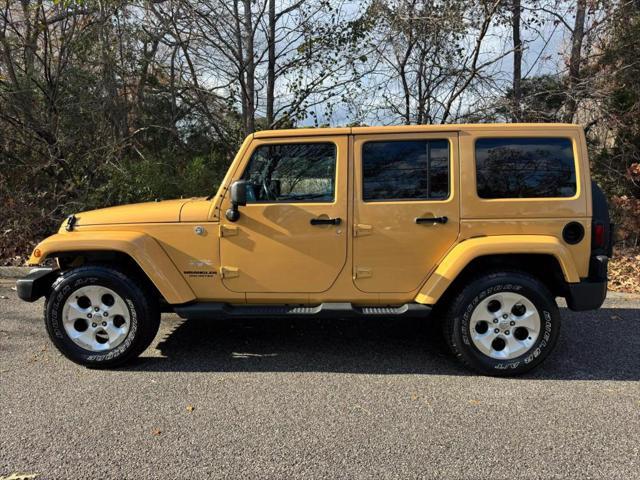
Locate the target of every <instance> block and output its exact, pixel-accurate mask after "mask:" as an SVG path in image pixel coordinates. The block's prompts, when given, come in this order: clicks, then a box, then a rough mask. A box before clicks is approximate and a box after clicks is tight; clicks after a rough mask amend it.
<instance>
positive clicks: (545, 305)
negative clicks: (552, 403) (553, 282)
mask: <svg viewBox="0 0 640 480" xmlns="http://www.w3.org/2000/svg"><path fill="white" fill-rule="evenodd" d="M559 332H560V313H559V311H558V307H557V306H556V303H555V300H554V297H553V296H552V295H551V292H550V291H549V290H548V289H547V287H546V286H544V285H543V284H542V283H541V282H540V281H539V280H537V279H536V278H535V277H532V276H531V275H528V274H526V273H523V272H515V271H514V272H496V273H491V274H487V275H483V276H481V277H478V278H476V279H474V280H473V281H471V282H470V283H469V284H468V285H467V286H465V287H464V288H463V289H462V290H461V291H460V292H459V293H458V294H457V295H456V296H455V298H454V299H453V301H452V302H451V304H450V306H449V309H448V313H447V314H446V316H445V321H444V333H445V337H446V340H447V343H448V344H449V347H450V348H451V350H452V352H453V353H454V355H456V357H457V358H459V359H460V360H461V361H462V362H463V363H464V364H465V365H467V366H468V367H470V368H472V369H474V370H476V371H479V372H481V373H484V374H486V375H497V376H506V375H519V374H522V373H524V372H526V371H528V370H531V369H532V368H534V367H535V366H536V365H538V364H540V363H541V362H542V361H543V360H544V359H545V358H546V357H547V356H548V355H549V354H550V353H551V351H552V350H553V347H554V346H555V343H556V341H557V339H558V334H559Z"/></svg>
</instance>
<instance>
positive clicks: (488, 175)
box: [476, 138, 576, 198]
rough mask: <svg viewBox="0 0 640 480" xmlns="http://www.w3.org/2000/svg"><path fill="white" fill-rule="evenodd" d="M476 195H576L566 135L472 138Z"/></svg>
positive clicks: (570, 149) (535, 196) (571, 153)
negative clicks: (474, 147) (552, 136)
mask: <svg viewBox="0 0 640 480" xmlns="http://www.w3.org/2000/svg"><path fill="white" fill-rule="evenodd" d="M476 181H477V188H478V196H479V197H480V198H551V197H573V196H574V195H575V194H576V170H575V162H574V159H573V146H572V143H571V140H569V139H568V138H481V139H478V140H477V141H476Z"/></svg>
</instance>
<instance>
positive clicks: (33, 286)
mask: <svg viewBox="0 0 640 480" xmlns="http://www.w3.org/2000/svg"><path fill="white" fill-rule="evenodd" d="M59 274H60V271H59V270H54V269H53V268H34V269H33V270H31V272H29V274H28V275H27V276H26V277H24V278H21V279H19V280H18V281H17V282H16V291H17V292H18V297H20V299H22V300H24V301H25V302H35V301H36V300H38V299H39V298H40V297H43V296H45V295H46V294H47V293H49V289H50V288H51V284H52V283H53V282H54V280H55V279H56V278H57V277H58V275H59Z"/></svg>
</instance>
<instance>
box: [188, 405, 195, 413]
mask: <svg viewBox="0 0 640 480" xmlns="http://www.w3.org/2000/svg"><path fill="white" fill-rule="evenodd" d="M193 410H194V407H193V405H187V412H189V413H191V412H193Z"/></svg>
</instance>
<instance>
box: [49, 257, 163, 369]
mask: <svg viewBox="0 0 640 480" xmlns="http://www.w3.org/2000/svg"><path fill="white" fill-rule="evenodd" d="M140 285H141V282H136V281H134V280H133V279H132V278H130V277H129V276H127V275H125V274H124V273H122V272H120V271H119V270H115V269H112V268H109V267H105V266H101V265H96V266H86V267H79V268H75V269H73V270H69V271H67V272H65V273H64V274H63V275H62V276H60V277H59V278H58V279H57V280H56V281H55V282H54V284H53V286H52V291H51V294H50V295H49V297H48V298H47V301H46V303H45V324H46V326H47V332H48V333H49V337H50V338H51V340H52V341H53V343H54V344H55V346H56V347H57V348H58V350H60V352H62V354H64V355H65V356H66V357H67V358H69V359H70V360H72V361H74V362H76V363H79V364H81V365H85V366H87V367H91V368H110V367H115V366H117V365H121V364H123V363H125V362H127V361H128V360H130V359H133V358H135V357H137V356H138V355H140V354H141V353H142V352H143V351H144V350H145V349H146V348H147V347H148V346H149V345H150V344H151V342H152V341H153V339H154V337H155V336H156V333H157V332H158V327H159V325H160V312H159V309H158V306H157V305H156V303H155V302H152V301H151V300H150V296H149V295H148V294H145V293H146V292H145V290H144V289H143V288H141V287H140Z"/></svg>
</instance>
